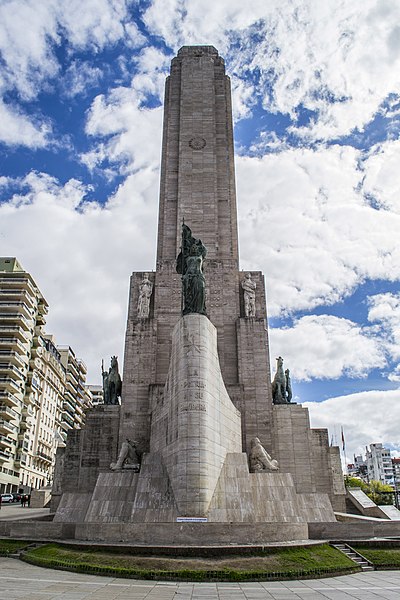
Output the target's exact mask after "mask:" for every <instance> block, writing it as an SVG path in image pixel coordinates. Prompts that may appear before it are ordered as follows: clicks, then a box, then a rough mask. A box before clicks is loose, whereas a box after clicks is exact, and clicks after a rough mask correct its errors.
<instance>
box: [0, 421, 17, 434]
mask: <svg viewBox="0 0 400 600" xmlns="http://www.w3.org/2000/svg"><path fill="white" fill-rule="evenodd" d="M1 428H3V429H6V430H7V431H11V432H12V433H14V432H15V431H18V427H16V426H15V425H13V424H12V423H9V422H8V421H5V420H4V419H0V429H1Z"/></svg>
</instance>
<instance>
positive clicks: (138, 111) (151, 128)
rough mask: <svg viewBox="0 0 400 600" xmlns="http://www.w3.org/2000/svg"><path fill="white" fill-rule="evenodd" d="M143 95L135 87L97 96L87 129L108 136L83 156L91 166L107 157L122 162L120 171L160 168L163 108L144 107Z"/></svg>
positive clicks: (84, 160) (117, 89)
mask: <svg viewBox="0 0 400 600" xmlns="http://www.w3.org/2000/svg"><path fill="white" fill-rule="evenodd" d="M141 100H142V96H141V94H140V93H138V92H137V91H136V90H135V89H132V88H123V87H121V88H116V89H114V90H112V92H111V93H110V94H109V95H108V96H107V97H104V96H97V97H96V98H95V100H94V101H93V103H92V106H91V109H90V111H89V114H88V119H87V124H86V132H87V133H88V134H89V135H91V136H96V137H101V138H106V141H104V142H103V141H100V142H97V141H96V142H95V143H94V144H93V146H92V150H90V151H89V152H88V153H86V154H83V155H82V156H81V160H82V161H83V162H84V163H85V164H86V165H87V166H88V167H89V168H91V169H93V168H95V167H96V166H98V165H100V164H102V162H103V161H105V160H107V161H109V162H111V163H120V165H121V166H120V172H122V173H125V174H126V173H128V172H132V170H133V169H139V168H144V167H149V166H150V167H152V168H154V167H156V166H158V163H159V157H160V146H161V129H162V109H161V108H158V109H152V110H150V109H146V108H141V107H140V104H141Z"/></svg>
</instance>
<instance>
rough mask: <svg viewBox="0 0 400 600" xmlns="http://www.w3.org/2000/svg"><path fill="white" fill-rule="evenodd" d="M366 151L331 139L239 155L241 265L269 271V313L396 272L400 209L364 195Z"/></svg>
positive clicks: (315, 302)
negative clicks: (310, 146) (381, 206)
mask: <svg viewBox="0 0 400 600" xmlns="http://www.w3.org/2000/svg"><path fill="white" fill-rule="evenodd" d="M361 158H362V155H361V153H360V152H358V151H357V150H355V149H354V148H351V147H347V146H331V147H329V148H323V147H319V148H318V149H316V150H305V149H294V150H288V151H282V152H280V153H279V154H275V155H272V154H270V155H267V156H264V157H263V158H259V159H258V158H249V157H239V158H238V159H237V161H236V163H237V181H238V208H239V231H240V240H241V260H242V266H243V268H245V269H260V270H261V271H263V272H264V273H265V274H266V277H267V292H268V307H269V312H270V314H271V315H276V314H278V313H279V312H280V311H294V310H299V309H311V308H313V307H315V306H319V305H322V304H331V303H334V302H337V301H339V300H341V299H342V298H343V296H345V295H347V294H349V293H350V292H351V291H352V290H353V289H354V288H355V287H356V286H357V285H358V284H359V283H360V282H362V281H363V280H364V279H365V278H371V279H376V278H380V279H388V280H390V281H394V280H398V279H399V277H400V270H399V265H400V247H399V244H398V241H397V240H398V231H400V215H399V214H397V213H395V212H391V211H390V210H376V209H375V208H373V207H372V206H371V205H370V203H369V201H368V200H366V199H365V197H364V194H363V187H362V186H363V177H364V175H365V172H367V170H368V160H367V161H365V162H360V161H361Z"/></svg>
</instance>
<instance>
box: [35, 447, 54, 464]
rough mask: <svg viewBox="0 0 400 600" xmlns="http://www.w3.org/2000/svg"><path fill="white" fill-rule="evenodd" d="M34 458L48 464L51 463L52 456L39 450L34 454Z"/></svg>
mask: <svg viewBox="0 0 400 600" xmlns="http://www.w3.org/2000/svg"><path fill="white" fill-rule="evenodd" d="M34 456H35V458H36V459H38V460H43V461H44V462H47V463H50V464H51V463H52V462H53V458H52V456H50V455H49V454H46V453H45V452H42V451H41V450H38V451H37V452H35V455H34Z"/></svg>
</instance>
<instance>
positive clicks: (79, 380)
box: [57, 346, 92, 439]
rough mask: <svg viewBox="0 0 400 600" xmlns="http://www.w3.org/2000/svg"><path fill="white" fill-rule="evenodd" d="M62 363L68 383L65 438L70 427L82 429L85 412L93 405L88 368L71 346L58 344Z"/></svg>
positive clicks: (64, 421)
mask: <svg viewBox="0 0 400 600" xmlns="http://www.w3.org/2000/svg"><path fill="white" fill-rule="evenodd" d="M57 350H58V352H59V353H60V357H61V363H62V365H63V366H64V369H65V371H66V384H65V393H64V400H63V410H62V430H63V438H64V439H66V437H67V434H68V431H69V430H70V429H81V427H82V426H83V424H84V423H85V413H86V411H87V410H88V409H89V408H91V406H92V396H91V394H90V392H89V390H88V389H87V386H86V374H87V368H86V365H85V363H84V362H83V361H82V360H80V359H79V358H77V357H76V356H75V353H74V351H73V350H72V348H71V347H70V346H57Z"/></svg>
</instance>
